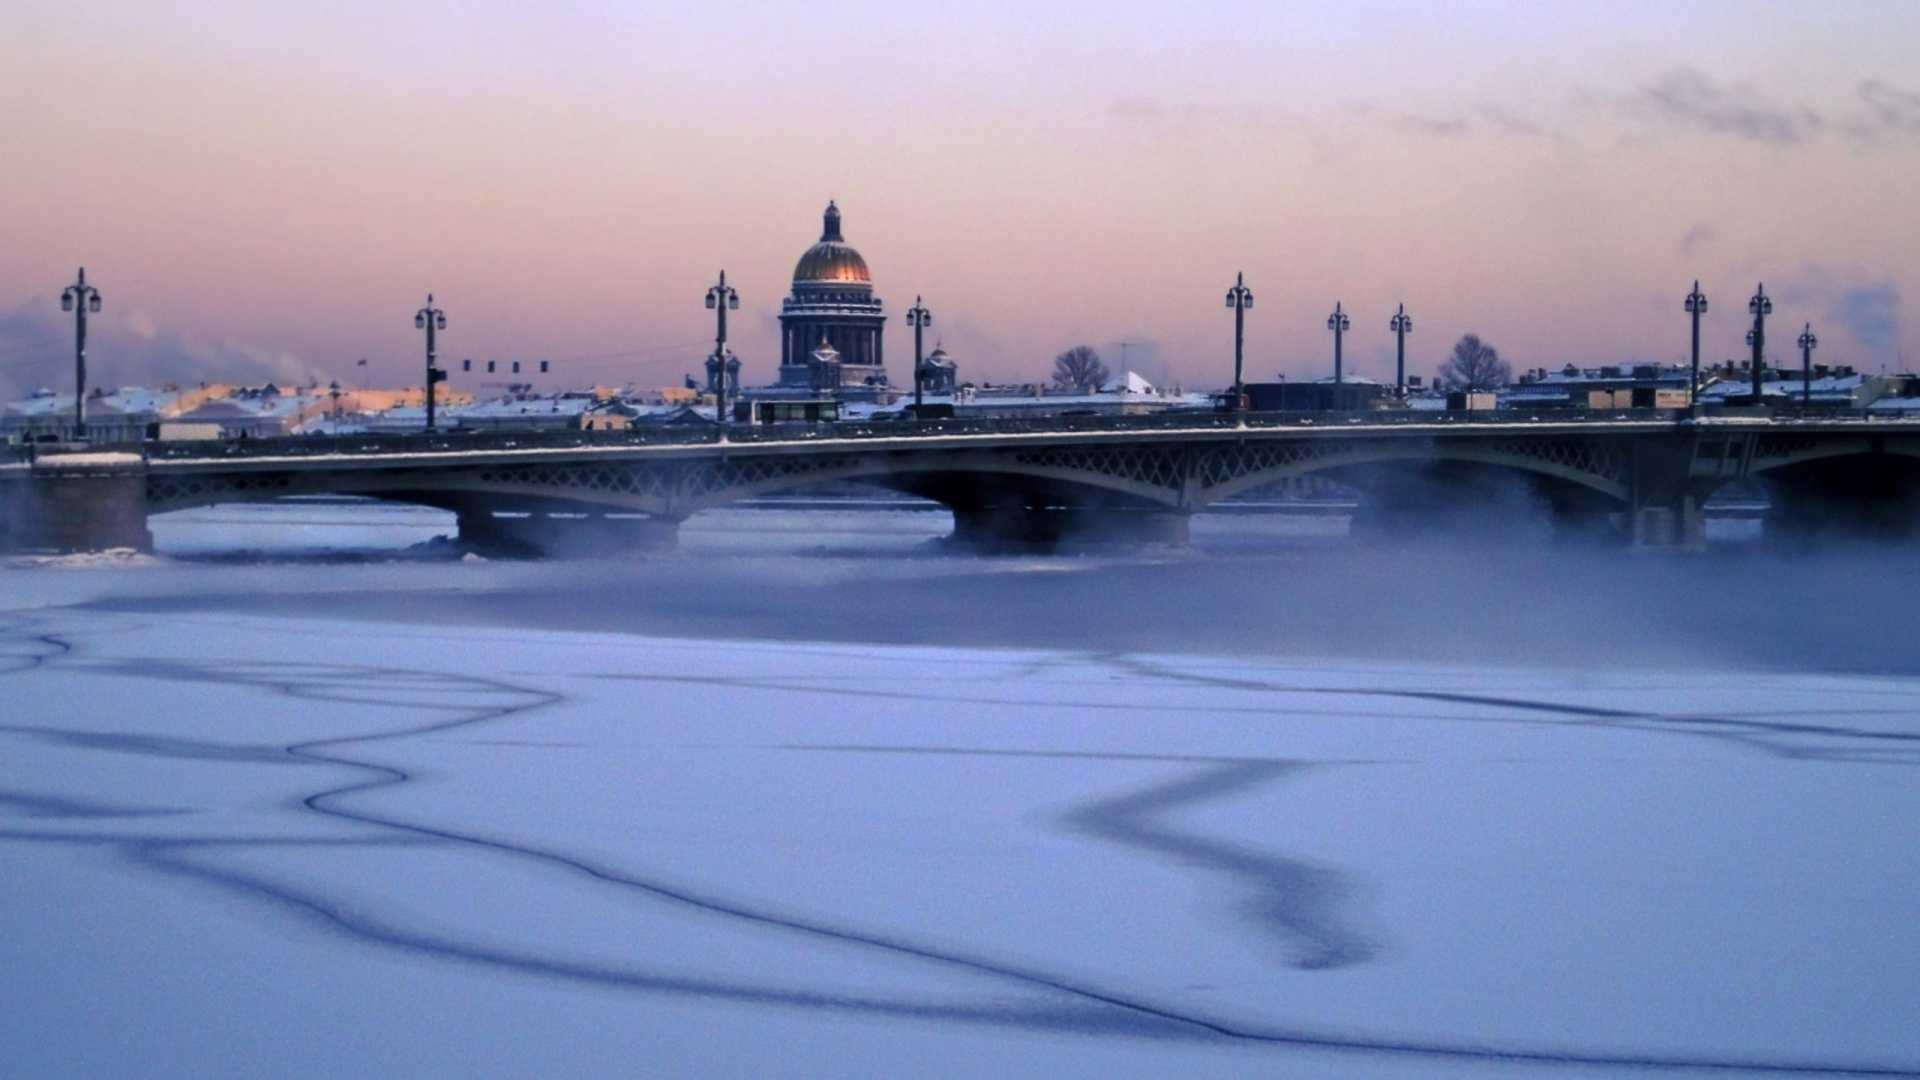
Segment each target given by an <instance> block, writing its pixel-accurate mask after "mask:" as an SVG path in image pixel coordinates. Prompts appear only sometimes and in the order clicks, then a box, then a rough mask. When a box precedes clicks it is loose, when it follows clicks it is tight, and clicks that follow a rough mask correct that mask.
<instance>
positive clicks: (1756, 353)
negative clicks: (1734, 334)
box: [1747, 283, 1773, 405]
mask: <svg viewBox="0 0 1920 1080" xmlns="http://www.w3.org/2000/svg"><path fill="white" fill-rule="evenodd" d="M1747 314H1749V315H1752V316H1753V329H1751V330H1749V331H1747V344H1749V345H1751V346H1753V403H1754V404H1755V405H1758V404H1760V371H1761V369H1762V368H1763V367H1764V366H1765V365H1766V359H1765V357H1766V353H1767V316H1769V315H1771V314H1773V301H1772V300H1769V299H1768V298H1767V286H1766V285H1765V283H1762V284H1761V285H1759V286H1757V287H1756V288H1755V289H1754V291H1753V299H1751V300H1748V301H1747Z"/></svg>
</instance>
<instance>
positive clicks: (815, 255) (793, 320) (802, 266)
mask: <svg viewBox="0 0 1920 1080" xmlns="http://www.w3.org/2000/svg"><path fill="white" fill-rule="evenodd" d="M886 325H887V316H886V313H885V312H884V311H883V310H882V309H881V305H880V299H879V298H878V297H876V296H874V295H873V278H872V277H871V276H870V275H869V274H868V273H867V261H866V260H865V259H863V258H861V257H860V253H859V252H858V251H855V250H854V249H853V248H852V246H850V245H849V244H848V243H847V241H846V238H845V237H843V236H841V235H840V209H839V207H837V206H835V205H834V204H833V203H831V202H829V203H828V204H827V213H826V219H825V222H824V228H822V230H821V232H820V242H819V243H817V244H815V245H813V246H812V247H810V248H808V249H807V250H806V253H805V254H803V255H801V256H800V262H799V263H798V264H796V265H795V266H794V268H793V295H791V296H789V297H787V298H786V299H785V300H783V301H781V303H780V383H779V385H780V389H781V390H783V391H787V392H789V393H792V392H806V393H808V394H832V395H834V396H835V397H839V398H844V399H851V400H869V401H872V400H886V399H888V398H890V397H891V396H892V395H891V394H890V393H889V392H888V386H887V369H886V367H885V358H884V356H883V355H882V353H881V337H882V333H883V331H884V330H885V329H886Z"/></svg>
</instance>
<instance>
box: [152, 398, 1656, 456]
mask: <svg viewBox="0 0 1920 1080" xmlns="http://www.w3.org/2000/svg"><path fill="white" fill-rule="evenodd" d="M1679 415H1680V414H1679V413H1678V412H1677V411H1675V410H1672V409H1615V410H1607V411H1604V412H1594V411H1591V410H1587V409H1517V410H1505V409H1503V410H1499V411H1497V412H1492V411H1473V412H1468V411H1449V410H1378V411H1366V412H1244V413H1238V414H1235V413H1216V412H1179V413H1146V414H1141V415H1133V416H1115V415H1081V416H1044V417H1038V416H1036V417H967V418H955V419H944V420H913V419H900V420H843V421H838V422H834V423H803V422H796V423H780V424H751V425H749V424H730V425H728V426H727V431H726V437H727V441H728V442H730V443H746V444H752V443H770V442H780V443H791V442H810V441H819V440H826V439H913V438H939V437H943V436H956V435H960V436H965V435H1022V434H1061V433H1076V432H1089V433H1099V432H1110V433H1116V434H1119V433H1126V432H1154V431H1221V430H1230V429H1235V428H1243V427H1244V428H1250V429H1259V430H1272V429H1276V428H1319V429H1324V428H1328V427H1335V428H1346V427H1399V426H1405V425H1415V424H1420V425H1434V424H1449V425H1451V424H1462V425H1464V424H1480V425H1484V424H1510V425H1515V426H1525V425H1529V424H1544V423H1554V424H1566V423H1583V422H1584V423H1596V422H1619V421H1673V420H1676V419H1678V417H1679ZM716 437H717V433H716V431H715V429H714V427H713V425H711V424H700V425H675V426H664V425H663V426H645V427H633V428H628V429H626V430H624V431H585V430H573V429H567V430H560V431H497V430H495V431H463V430H453V431H445V432H434V433H432V434H428V433H425V432H406V433H377V434H376V433H360V434H343V435H286V436H273V437H266V438H229V439H217V440H177V441H176V440H169V441H154V442H148V443H147V444H145V449H146V453H147V456H148V458H149V459H151V460H154V461H166V460H171V459H187V458H192V459H202V458H209V457H214V458H249V457H303V456H320V455H336V454H352V455H389V454H407V453H410V454H440V453H461V452H477V451H503V450H527V449H572V448H580V449H592V448H603V447H604V448H616V447H626V446H693V445H700V444H710V443H713V442H714V441H715V440H716Z"/></svg>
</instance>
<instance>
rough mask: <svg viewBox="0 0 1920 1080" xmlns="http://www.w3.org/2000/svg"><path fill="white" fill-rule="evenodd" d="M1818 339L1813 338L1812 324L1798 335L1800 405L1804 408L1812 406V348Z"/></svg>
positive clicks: (1817, 342)
mask: <svg viewBox="0 0 1920 1080" xmlns="http://www.w3.org/2000/svg"><path fill="white" fill-rule="evenodd" d="M1818 344H1820V339H1819V338H1817V337H1814V336H1813V324H1812V323H1808V324H1807V328H1806V329H1805V330H1803V331H1801V333H1800V405H1801V407H1802V408H1805V407H1806V406H1808V405H1811V404H1813V347H1814V346H1816V345H1818Z"/></svg>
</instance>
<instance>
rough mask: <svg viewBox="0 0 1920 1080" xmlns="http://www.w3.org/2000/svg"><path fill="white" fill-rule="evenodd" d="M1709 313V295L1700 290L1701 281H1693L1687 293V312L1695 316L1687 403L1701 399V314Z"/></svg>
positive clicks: (1696, 402)
mask: <svg viewBox="0 0 1920 1080" xmlns="http://www.w3.org/2000/svg"><path fill="white" fill-rule="evenodd" d="M1706 313H1707V296H1706V294H1705V293H1703V292H1701V291H1700V282H1699V281H1698V280H1696V281H1695V282H1694V283H1693V291H1692V292H1690V293H1688V294H1687V314H1689V315H1691V316H1693V381H1692V382H1690V383H1688V384H1687V403H1688V404H1690V405H1691V404H1698V403H1699V401H1700V316H1702V315H1705V314H1706Z"/></svg>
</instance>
